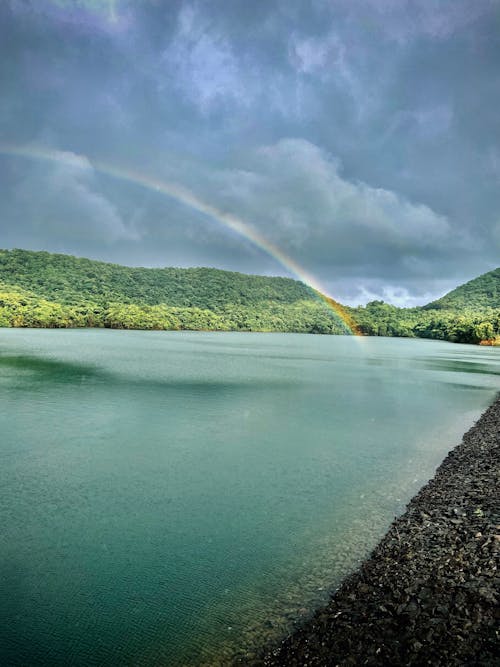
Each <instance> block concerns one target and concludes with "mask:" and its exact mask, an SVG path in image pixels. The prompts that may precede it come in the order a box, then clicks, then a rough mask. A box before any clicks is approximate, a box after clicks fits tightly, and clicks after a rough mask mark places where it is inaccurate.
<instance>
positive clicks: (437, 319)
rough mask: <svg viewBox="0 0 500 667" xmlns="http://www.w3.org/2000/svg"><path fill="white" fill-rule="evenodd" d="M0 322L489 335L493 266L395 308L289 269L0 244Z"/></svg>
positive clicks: (496, 323)
mask: <svg viewBox="0 0 500 667" xmlns="http://www.w3.org/2000/svg"><path fill="white" fill-rule="evenodd" d="M328 301H329V303H328ZM332 306H333V307H332ZM339 311H340V312H341V313H342V318H340V317H339V315H338V314H337V313H338V312H339ZM345 321H349V322H350V325H351V326H350V328H349V327H348V326H347V325H346V324H345ZM0 327H54V328H55V327H108V328H115V329H189V330H212V331H281V332H298V333H325V334H343V333H351V330H355V331H357V332H358V333H361V334H363V335H367V336H401V337H412V336H418V337H421V338H434V339H439V340H449V341H454V342H458V343H487V344H498V342H500V269H495V270H494V271H490V272H489V273H485V274H484V275H482V276H479V278H476V279H475V280H471V281H470V282H468V283H466V284H465V285H462V286H460V287H457V288H456V289H455V290H453V291H452V292H450V293H449V294H447V295H445V296H444V297H442V298H441V299H438V300H437V301H434V302H432V303H430V304H428V305H426V306H424V307H423V308H397V307H396V306H391V305H389V304H387V303H384V302H383V301H372V302H371V303H368V304H367V305H366V306H359V307H357V308H348V307H346V306H341V305H340V304H338V303H336V302H335V301H333V300H331V299H330V300H328V299H326V297H324V296H323V295H319V294H318V293H317V292H315V291H314V290H313V289H312V288H310V287H308V286H307V285H305V284H304V283H302V282H300V281H297V280H292V279H290V278H271V277H265V276H254V275H245V274H243V273H235V272H231V271H221V270H219V269H208V268H194V269H177V268H164V269H148V268H134V267H128V266H121V265H118V264H109V263H106V262H98V261H95V260H91V259H84V258H79V257H73V256H71V255H58V254H52V253H48V252H32V251H28V250H0Z"/></svg>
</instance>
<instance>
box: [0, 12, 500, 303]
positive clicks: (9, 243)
mask: <svg viewBox="0 0 500 667" xmlns="http://www.w3.org/2000/svg"><path fill="white" fill-rule="evenodd" d="M499 109H500V0H474V2H471V0H307V1H306V0H302V1H298V0H252V1H251V2H249V1H248V0H224V1H222V0H205V1H203V0H200V1H196V0H142V1H141V0H135V1H132V0H72V1H69V0H2V1H1V2H0V247H3V248H14V247H17V248H27V249H32V250H48V251H52V252H64V253H70V254H74V255H79V256H85V257H90V258H94V259H102V260H105V261H113V262H118V263H123V264H128V265H133V266H214V267H218V268H222V269H229V270H237V271H242V272H248V273H262V274H266V275H289V276H292V277H297V276H299V277H304V276H306V275H308V276H312V277H313V278H314V281H315V283H316V284H318V285H320V286H321V288H322V289H323V290H324V291H325V292H327V293H328V294H329V295H330V296H333V297H334V298H336V299H337V300H339V301H341V302H343V303H347V304H359V303H366V302H367V301H370V300H373V299H383V300H385V301H387V302H389V303H393V304H395V305H400V306H412V305H418V304H424V303H427V302H428V301H430V300H432V299H433V298H436V297H438V296H441V295H442V294H444V293H445V292H447V291H448V290H449V289H452V288H453V287H455V286H456V285H458V284H460V283H462V282H465V281H466V280H470V279H471V278H473V277H476V276H477V275H479V274H482V273H485V272H486V271H489V270H491V269H493V268H496V267H497V266H499V265H500V113H499ZM179 193H181V194H180V195H179ZM228 220H230V221H235V220H236V223H235V224H228ZM245 230H247V231H248V230H250V231H248V233H247V231H245ZM288 260H289V261H288ZM297 267H299V268H297Z"/></svg>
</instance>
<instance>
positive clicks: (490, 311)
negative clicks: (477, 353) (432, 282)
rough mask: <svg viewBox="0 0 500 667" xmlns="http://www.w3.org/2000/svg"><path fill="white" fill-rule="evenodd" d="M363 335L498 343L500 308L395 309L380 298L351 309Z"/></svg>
mask: <svg viewBox="0 0 500 667" xmlns="http://www.w3.org/2000/svg"><path fill="white" fill-rule="evenodd" d="M351 315H352V317H353V319H354V320H355V322H356V323H357V326H358V329H359V331H360V333H362V334H364V335H366V336H407V337H408V336H409V337H414V336H416V337H418V338H434V339H437V340H449V341H452V342H454V343H476V344H477V343H482V344H483V345H487V344H488V345H498V344H500V308H496V309H495V308H482V309H480V310H473V309H470V308H468V309H467V308H465V309H457V310H452V309H449V310H443V309H428V308H427V307H426V306H424V307H423V308H396V307H395V306H391V305H389V304H387V303H384V302H383V301H372V302H371V303H368V304H367V305H366V306H363V307H361V306H360V307H358V308H353V309H351Z"/></svg>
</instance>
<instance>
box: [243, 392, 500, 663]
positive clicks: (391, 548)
mask: <svg viewBox="0 0 500 667" xmlns="http://www.w3.org/2000/svg"><path fill="white" fill-rule="evenodd" d="M499 449H500V398H498V399H497V401H496V402H495V403H494V404H493V405H492V406H491V407H490V408H488V410H486V412H485V413H484V414H483V415H482V417H481V418H480V419H479V421H478V422H477V423H476V424H475V426H473V427H472V428H471V429H470V430H469V431H468V432H467V433H466V434H465V436H464V438H463V440H462V442H461V444H460V445H459V446H458V447H456V448H455V449H454V450H452V451H451V452H450V453H449V454H448V456H447V457H446V459H445V460H444V461H443V463H442V464H441V466H440V467H439V468H438V470H437V472H436V475H435V476H434V478H433V479H432V480H431V481H430V482H428V483H427V484H426V486H424V487H423V488H422V490H421V491H420V492H419V493H418V495H417V496H415V498H413V500H412V501H411V502H410V503H409V504H408V506H407V510H406V512H405V513H404V514H403V515H402V516H401V517H400V518H398V519H396V520H395V521H394V522H393V524H392V525H391V527H390V529H389V531H388V533H387V534H386V536H385V537H384V538H383V540H382V541H381V542H380V544H379V545H378V546H377V547H376V548H375V550H374V551H373V552H372V554H371V556H370V557H369V558H368V559H367V560H366V561H365V562H364V563H363V565H362V566H361V567H360V569H359V570H358V571H357V572H355V573H354V574H353V575H351V576H350V577H349V578H348V579H347V580H346V581H345V582H344V583H343V585H342V586H341V587H340V589H339V590H338V591H337V592H336V593H335V594H334V595H333V596H332V598H331V600H330V602H329V603H328V605H327V606H326V607H325V608H323V609H320V610H318V611H317V612H316V613H315V614H314V616H313V617H312V618H311V619H309V620H308V621H306V622H305V623H304V624H303V625H302V627H300V628H299V629H298V630H297V631H296V632H294V633H293V634H292V635H291V636H289V637H287V638H286V639H285V640H284V641H283V642H282V644H281V645H280V646H278V647H275V648H274V649H269V650H268V651H267V653H266V654H265V655H264V654H263V655H262V657H261V658H260V659H259V660H258V661H257V662H256V663H255V664H259V665H266V666H268V667H271V666H273V667H274V666H277V665H286V666H287V667H292V666H294V665H296V666H299V665H300V666H301V667H306V666H308V665H311V666H312V665H339V666H344V665H346V666H347V665H384V666H385V667H387V666H388V665H432V666H433V667H436V666H438V665H443V666H444V665H446V666H447V667H448V666H450V665H483V666H486V665H488V666H491V665H500V652H499V645H500V631H499V626H500V624H499V620H500V613H499V604H498V603H499V598H500V592H499V572H498V557H499V552H500V541H499V540H500V525H499V524H500V466H499Z"/></svg>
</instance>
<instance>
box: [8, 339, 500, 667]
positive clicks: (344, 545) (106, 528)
mask: <svg viewBox="0 0 500 667" xmlns="http://www.w3.org/2000/svg"><path fill="white" fill-rule="evenodd" d="M499 376H500V350H499V349H492V348H481V347H472V346H465V345H453V344H450V343H441V342H434V341H424V340H407V339H388V338H370V339H366V338H365V339H355V338H353V337H343V336H311V335H295V334H243V333H234V334H233V333H187V332H138V331H128V332H125V331H104V330H73V331H47V330H14V329H11V330H9V329H0V401H1V402H0V406H1V410H0V434H1V442H0V457H1V465H0V481H1V484H2V494H1V498H0V513H1V526H2V533H3V534H2V541H1V543H0V566H1V570H2V577H1V580H0V662H1V663H2V664H9V665H28V664H29V665H55V664H72V665H103V664H109V665H116V664H121V665H180V664H201V663H213V664H223V663H224V662H225V661H227V660H229V659H230V657H231V656H232V655H234V653H235V652H237V651H240V652H245V651H248V652H251V650H252V648H253V647H254V646H255V645H258V643H259V642H263V641H266V640H267V639H268V638H272V637H276V636H279V635H280V633H282V632H284V631H285V630H287V629H289V628H290V627H291V624H292V623H293V620H294V619H295V618H296V617H297V615H300V614H304V613H307V611H308V610H309V609H310V608H311V607H313V606H314V604H317V603H318V602H320V601H321V600H322V599H324V598H325V596H326V595H327V591H326V590H325V589H326V587H327V586H329V585H333V586H335V585H337V584H338V583H339V581H340V579H341V577H342V576H344V575H345V574H346V573H347V572H348V571H350V570H351V569H352V568H354V567H355V566H356V564H357V562H359V559H361V558H362V557H363V556H364V555H366V553H367V550H369V549H370V548H371V547H373V546H374V544H375V543H376V541H377V540H378V538H379V537H380V536H381V535H382V534H383V532H384V531H385V529H386V528H387V526H388V524H389V523H390V522H391V520H392V519H393V517H394V515H395V514H396V513H398V512H400V511H401V510H402V508H403V506H404V504H405V502H406V501H407V500H408V499H409V498H410V497H411V496H412V495H414V493H415V492H416V490H418V488H419V487H420V486H421V485H422V484H423V483H424V482H425V481H426V480H427V479H428V478H429V477H431V476H432V474H433V472H434V470H435V468H436V466H437V465H438V464H439V462H440V461H441V460H442V458H443V457H444V455H445V453H446V452H447V451H448V450H449V449H450V447H452V446H454V445H455V444H457V443H458V441H459V440H460V437H461V435H462V433H463V432H464V430H466V429H467V428H468V427H469V426H470V425H471V424H472V422H473V421H474V419H476V418H477V417H478V416H479V414H480V413H481V412H482V411H483V409H484V408H485V407H486V406H487V405H488V403H490V402H491V401H492V399H493V397H494V395H495V393H496V391H497V390H498V388H499V385H500V382H499Z"/></svg>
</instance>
